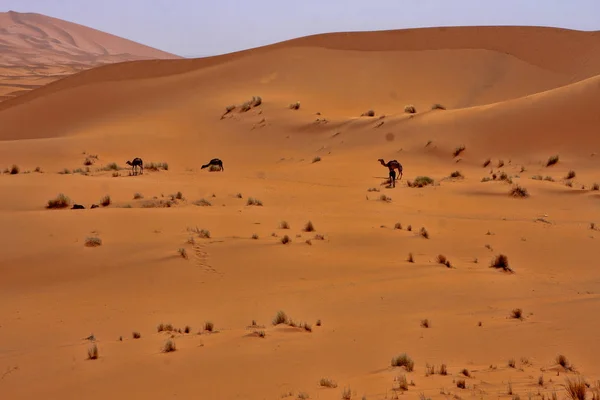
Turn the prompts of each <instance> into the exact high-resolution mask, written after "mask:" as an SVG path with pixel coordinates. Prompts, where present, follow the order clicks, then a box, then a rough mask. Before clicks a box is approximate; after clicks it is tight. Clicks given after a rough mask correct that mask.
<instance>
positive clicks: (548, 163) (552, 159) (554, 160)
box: [546, 154, 558, 167]
mask: <svg viewBox="0 0 600 400" xmlns="http://www.w3.org/2000/svg"><path fill="white" fill-rule="evenodd" d="M557 163H558V154H556V155H554V156H552V157H550V158H548V161H546V167H550V166H551V165H555V164H557Z"/></svg>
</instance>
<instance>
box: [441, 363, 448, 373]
mask: <svg viewBox="0 0 600 400" xmlns="http://www.w3.org/2000/svg"><path fill="white" fill-rule="evenodd" d="M440 375H448V368H447V367H446V364H442V365H440Z"/></svg>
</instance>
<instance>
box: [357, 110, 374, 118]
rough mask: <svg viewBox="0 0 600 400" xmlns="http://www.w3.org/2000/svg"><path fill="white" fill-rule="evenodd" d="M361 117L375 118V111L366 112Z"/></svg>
mask: <svg viewBox="0 0 600 400" xmlns="http://www.w3.org/2000/svg"><path fill="white" fill-rule="evenodd" d="M360 116H361V117H374V116H375V111H373V110H369V111H365V112H364V113H362V114H361V115H360Z"/></svg>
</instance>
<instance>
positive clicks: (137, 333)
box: [131, 332, 142, 339]
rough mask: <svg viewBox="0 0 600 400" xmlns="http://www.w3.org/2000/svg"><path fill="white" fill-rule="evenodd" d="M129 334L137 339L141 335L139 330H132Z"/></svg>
mask: <svg viewBox="0 0 600 400" xmlns="http://www.w3.org/2000/svg"><path fill="white" fill-rule="evenodd" d="M131 336H132V337H133V338H134V339H139V338H141V337H142V334H141V333H139V332H133V333H132V334H131Z"/></svg>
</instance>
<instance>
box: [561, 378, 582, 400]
mask: <svg viewBox="0 0 600 400" xmlns="http://www.w3.org/2000/svg"><path fill="white" fill-rule="evenodd" d="M565 382H566V384H565V388H566V389H567V395H568V396H569V398H571V399H572V400H585V396H586V392H587V385H586V383H585V380H584V379H583V378H582V377H580V376H577V377H575V378H574V379H573V380H571V378H569V377H567V378H566V380H565Z"/></svg>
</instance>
